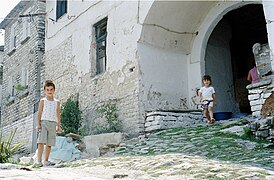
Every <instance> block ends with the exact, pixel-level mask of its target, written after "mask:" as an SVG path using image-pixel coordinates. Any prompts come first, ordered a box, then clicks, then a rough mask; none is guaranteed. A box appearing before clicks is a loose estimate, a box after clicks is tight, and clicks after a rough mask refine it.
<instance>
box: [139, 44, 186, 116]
mask: <svg viewBox="0 0 274 180" xmlns="http://www.w3.org/2000/svg"><path fill="white" fill-rule="evenodd" d="M138 55H139V57H140V60H139V65H140V71H141V86H140V88H141V89H140V90H141V94H142V95H141V98H140V101H141V102H140V103H141V104H142V105H141V107H142V108H144V109H145V111H153V110H159V109H163V110H172V109H187V108H188V105H187V103H188V102H187V99H188V91H187V89H188V81H187V79H188V68H187V56H186V55H185V54H180V53H176V52H174V51H169V50H166V49H160V48H157V47H153V46H149V45H144V44H141V43H139V44H138Z"/></svg>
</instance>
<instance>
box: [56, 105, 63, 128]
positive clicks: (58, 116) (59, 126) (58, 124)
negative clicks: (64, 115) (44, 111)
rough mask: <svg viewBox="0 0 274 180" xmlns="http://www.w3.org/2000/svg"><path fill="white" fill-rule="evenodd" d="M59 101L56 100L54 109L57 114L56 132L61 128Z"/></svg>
mask: <svg viewBox="0 0 274 180" xmlns="http://www.w3.org/2000/svg"><path fill="white" fill-rule="evenodd" d="M60 112H61V111H60V101H57V111H56V113H57V114H56V116H57V132H58V133H61V132H62V129H61V118H60V114H61V113H60Z"/></svg>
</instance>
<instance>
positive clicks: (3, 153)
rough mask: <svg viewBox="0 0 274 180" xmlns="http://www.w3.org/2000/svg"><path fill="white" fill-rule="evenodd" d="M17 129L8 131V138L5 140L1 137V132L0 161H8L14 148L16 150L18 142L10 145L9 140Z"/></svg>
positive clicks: (0, 135)
mask: <svg viewBox="0 0 274 180" xmlns="http://www.w3.org/2000/svg"><path fill="white" fill-rule="evenodd" d="M16 130H17V129H14V130H12V131H11V132H10V135H9V138H8V140H7V141H4V140H3V139H2V132H1V134H0V163H6V162H9V159H10V158H11V157H12V155H13V153H14V150H16V149H17V148H18V147H19V146H20V144H19V143H18V144H16V145H14V146H13V147H11V142H12V140H13V138H14V135H15V132H16Z"/></svg>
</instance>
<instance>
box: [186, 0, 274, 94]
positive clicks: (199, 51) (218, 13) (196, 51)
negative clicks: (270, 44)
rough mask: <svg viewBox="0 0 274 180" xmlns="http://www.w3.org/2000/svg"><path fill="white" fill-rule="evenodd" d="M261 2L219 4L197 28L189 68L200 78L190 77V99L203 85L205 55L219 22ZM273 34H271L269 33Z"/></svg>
mask: <svg viewBox="0 0 274 180" xmlns="http://www.w3.org/2000/svg"><path fill="white" fill-rule="evenodd" d="M260 3H261V1H226V2H223V1H221V2H217V3H216V4H215V6H213V7H212V8H211V9H210V11H209V12H208V13H207V14H206V15H205V17H204V19H203V21H202V22H201V24H200V25H199V26H198V27H197V31H198V32H199V34H198V35H197V36H196V37H195V39H194V40H193V43H192V46H191V53H190V54H189V66H190V69H191V71H194V72H197V74H198V75H199V76H200V77H196V76H189V82H190V83H189V92H190V98H191V97H193V96H194V95H195V91H194V90H195V89H196V88H199V87H200V86H201V85H202V81H201V78H202V76H203V75H204V74H205V53H206V46H207V43H208V40H209V37H210V35H211V33H212V31H213V30H214V28H215V26H216V25H217V24H218V22H219V21H220V20H221V19H222V18H223V16H224V15H225V14H226V13H228V12H229V11H231V10H234V9H237V8H240V7H242V6H244V5H247V4H260ZM268 33H271V32H268Z"/></svg>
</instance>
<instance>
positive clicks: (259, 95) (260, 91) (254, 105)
mask: <svg viewBox="0 0 274 180" xmlns="http://www.w3.org/2000/svg"><path fill="white" fill-rule="evenodd" d="M246 88H247V89H248V93H249V95H248V100H249V103H250V106H251V111H252V115H253V116H254V117H259V116H261V109H262V106H263V104H264V103H265V100H266V99H267V98H268V97H269V96H270V95H271V91H273V88H274V84H273V83H272V77H271V76H268V77H267V78H265V79H263V80H261V82H259V83H255V84H250V85H248V86H247V87H246Z"/></svg>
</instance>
